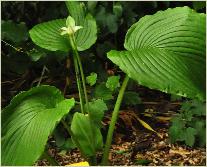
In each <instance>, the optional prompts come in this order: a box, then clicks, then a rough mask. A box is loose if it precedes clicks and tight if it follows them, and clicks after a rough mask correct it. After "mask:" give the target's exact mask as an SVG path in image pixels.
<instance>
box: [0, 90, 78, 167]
mask: <svg viewBox="0 0 207 167" xmlns="http://www.w3.org/2000/svg"><path fill="white" fill-rule="evenodd" d="M74 103H75V101H74V99H67V100H64V98H63V96H62V95H61V92H60V91H59V90H58V89H56V88H55V87H51V86H40V87H36V88H32V89H30V90H29V91H27V92H23V93H20V94H18V95H17V96H16V97H14V99H13V100H12V101H11V103H10V105H9V106H7V107H6V108H5V109H4V110H3V112H2V143H1V144H2V145H1V155H2V156H1V158H2V159H1V160H2V165H19V166H25V165H33V164H34V162H35V161H36V160H37V159H38V158H39V157H40V156H41V154H42V153H43V151H44V147H45V144H46V142H47V140H48V136H49V135H50V134H51V132H52V131H53V130H54V128H55V126H56V124H57V123H58V122H59V121H60V120H61V118H62V117H63V116H64V115H66V114H67V113H68V112H69V111H70V109H71V108H72V107H73V106H74Z"/></svg>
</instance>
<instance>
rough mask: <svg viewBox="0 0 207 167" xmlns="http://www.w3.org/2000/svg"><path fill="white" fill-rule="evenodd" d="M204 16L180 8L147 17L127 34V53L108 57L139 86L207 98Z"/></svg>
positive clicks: (186, 8)
mask: <svg viewBox="0 0 207 167" xmlns="http://www.w3.org/2000/svg"><path fill="white" fill-rule="evenodd" d="M205 20H206V19H205V14H198V13H196V12H195V11H194V10H192V9H190V8H189V7H177V8H174V9H167V10H166V11H159V12H157V13H156V14H154V15H151V16H145V17H143V18H142V19H140V20H139V21H138V22H137V23H135V24H134V25H132V27H131V28H130V29H129V31H128V32H127V35H126V38H125V44H124V46H125V48H126V49H127V50H128V51H110V52H109V53H108V58H109V59H110V60H111V61H112V62H114V63H115V64H117V65H118V66H119V67H120V68H121V69H122V70H123V71H124V72H125V73H127V74H128V76H129V77H131V78H132V79H134V80H135V81H137V82H138V83H139V84H141V85H144V86H147V87H149V88H152V89H158V90H160V91H163V92H166V93H172V94H177V95H181V96H185V97H190V98H199V99H201V100H203V99H205V92H206V91H205V90H206V88H205V85H206V84H205V71H206V67H205V54H206V47H205V43H206V40H205V39H206V38H205V36H206V35H205V34H206V28H205V25H206V21H205Z"/></svg>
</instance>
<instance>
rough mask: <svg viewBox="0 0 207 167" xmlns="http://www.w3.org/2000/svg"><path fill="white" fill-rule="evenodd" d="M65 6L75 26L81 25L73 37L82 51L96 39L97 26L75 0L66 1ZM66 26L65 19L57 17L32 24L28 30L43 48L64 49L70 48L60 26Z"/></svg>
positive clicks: (36, 42) (33, 39)
mask: <svg viewBox="0 0 207 167" xmlns="http://www.w3.org/2000/svg"><path fill="white" fill-rule="evenodd" d="M66 6H67V8H68V10H69V13H70V15H71V16H72V17H73V18H74V19H75V23H76V25H77V26H82V27H83V28H81V29H80V30H78V31H77V32H76V33H75V39H76V44H77V48H78V51H84V50H86V49H88V48H90V47H91V45H93V44H94V43H95V42H96V39H97V26H96V21H95V19H94V18H93V17H92V16H91V15H90V14H88V15H86V14H85V11H84V8H83V5H82V4H81V3H79V2H76V1H67V2H66ZM62 27H66V19H58V20H53V21H49V22H45V23H41V24H38V25H36V26H34V27H33V28H32V29H31V30H30V31H29V33H30V37H31V39H32V41H33V42H34V43H35V44H36V45H38V46H40V47H42V48H45V49H48V50H51V51H57V50H60V51H64V52H67V51H69V49H70V44H69V39H68V37H67V35H64V36H62V35H60V33H61V30H60V29H61V28H62Z"/></svg>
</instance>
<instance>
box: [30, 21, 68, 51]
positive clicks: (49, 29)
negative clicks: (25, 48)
mask: <svg viewBox="0 0 207 167" xmlns="http://www.w3.org/2000/svg"><path fill="white" fill-rule="evenodd" d="M65 22H66V19H57V20H53V21H49V22H45V23H41V24H38V25H36V26H34V27H33V28H32V29H31V30H30V31H29V33H30V37H31V39H32V41H33V42H34V43H35V44H37V45H38V46H40V47H42V48H45V49H48V50H51V51H57V50H60V51H65V52H67V51H68V50H69V48H70V47H69V46H70V44H69V40H68V39H67V38H66V36H62V35H60V33H61V31H60V29H61V27H65V26H66V25H65V24H66V23H65Z"/></svg>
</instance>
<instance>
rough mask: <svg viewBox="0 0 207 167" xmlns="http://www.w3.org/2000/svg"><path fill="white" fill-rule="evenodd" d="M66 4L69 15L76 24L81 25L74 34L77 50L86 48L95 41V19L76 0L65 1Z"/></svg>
mask: <svg viewBox="0 0 207 167" xmlns="http://www.w3.org/2000/svg"><path fill="white" fill-rule="evenodd" d="M66 6H67V8H68V11H69V13H70V15H71V16H72V17H73V18H74V19H75V22H76V24H77V25H78V26H80V25H81V26H83V28H82V29H80V30H78V31H77V33H76V34H75V38H76V43H77V47H78V50H79V51H83V50H86V49H88V48H90V47H91V45H93V44H94V43H95V42H96V39H97V26H96V20H95V19H94V18H93V17H92V16H91V15H90V14H87V15H86V12H85V10H84V4H83V3H80V2H77V1H66Z"/></svg>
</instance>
